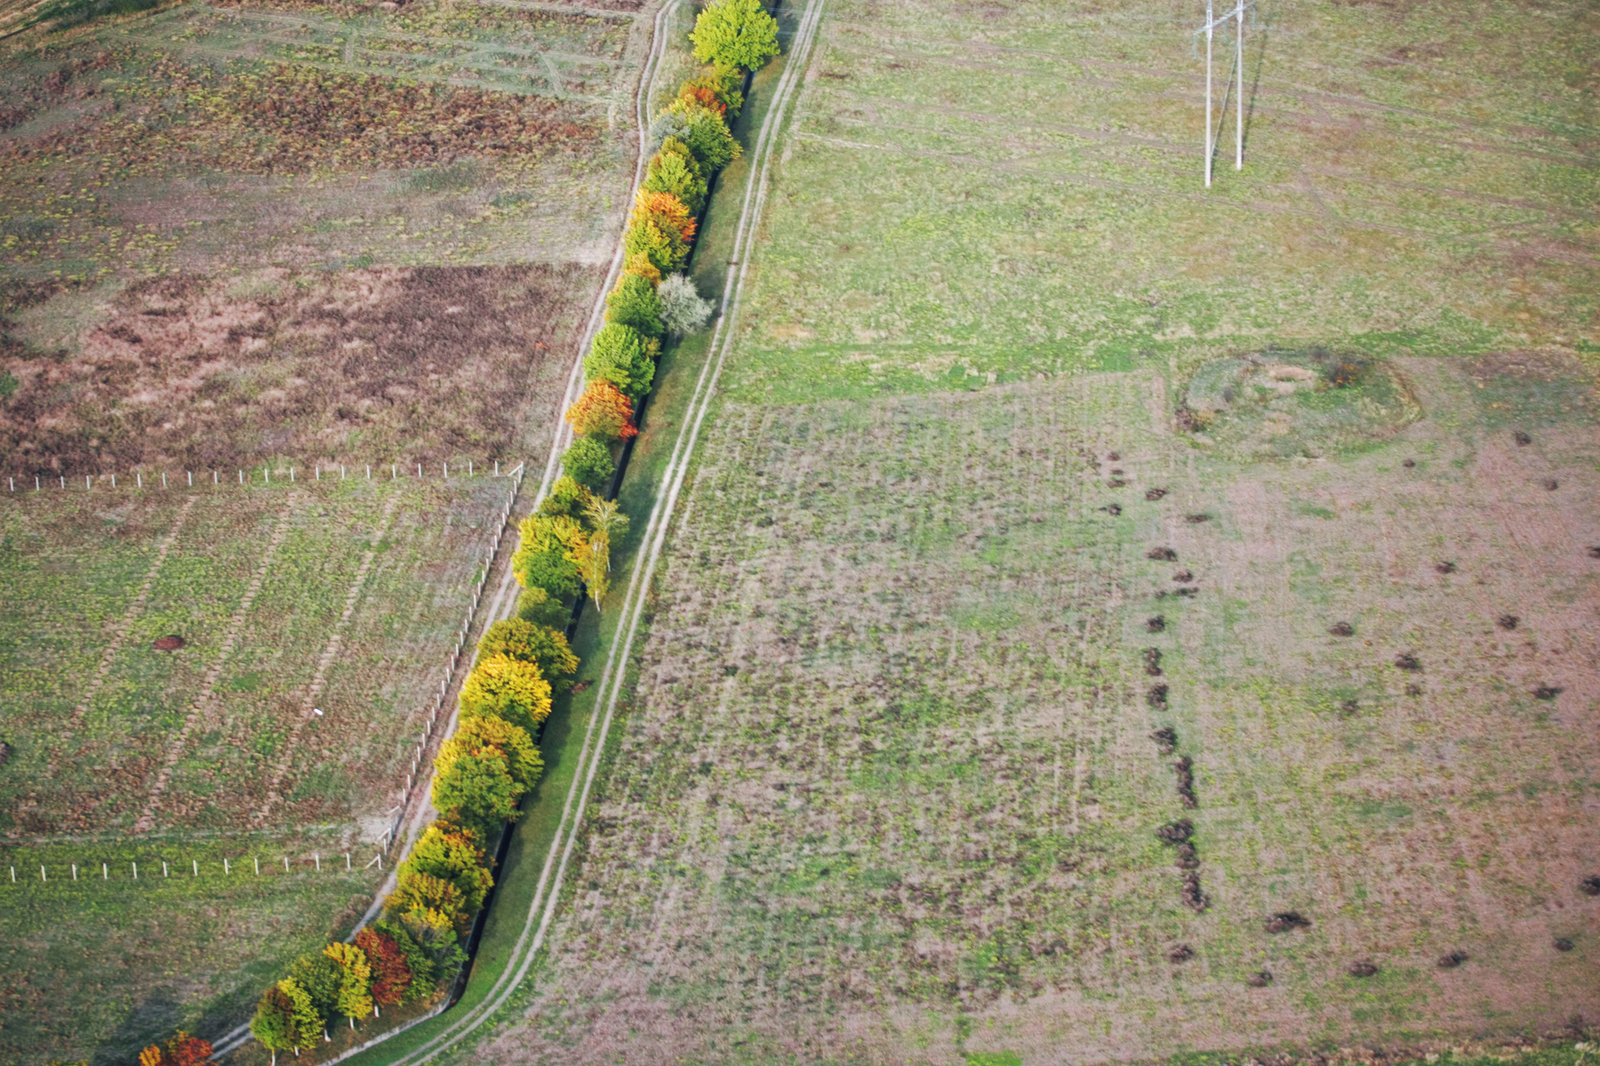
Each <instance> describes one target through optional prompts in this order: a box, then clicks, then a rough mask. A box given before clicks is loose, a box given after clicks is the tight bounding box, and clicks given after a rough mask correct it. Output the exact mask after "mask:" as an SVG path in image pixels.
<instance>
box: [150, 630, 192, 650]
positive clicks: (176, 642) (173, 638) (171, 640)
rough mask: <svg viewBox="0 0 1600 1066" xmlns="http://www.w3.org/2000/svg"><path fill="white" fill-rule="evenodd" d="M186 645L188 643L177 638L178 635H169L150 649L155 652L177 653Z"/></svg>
mask: <svg viewBox="0 0 1600 1066" xmlns="http://www.w3.org/2000/svg"><path fill="white" fill-rule="evenodd" d="M187 643H188V641H186V640H184V639H183V638H182V637H180V636H178V634H176V633H171V634H168V635H167V636H164V637H162V638H161V639H160V640H158V641H156V642H155V643H154V644H152V645H151V647H153V648H155V650H156V651H177V650H178V649H179V648H181V647H183V646H184V645H185V644H187Z"/></svg>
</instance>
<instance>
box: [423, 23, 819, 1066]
mask: <svg viewBox="0 0 1600 1066" xmlns="http://www.w3.org/2000/svg"><path fill="white" fill-rule="evenodd" d="M823 2H824V0H808V2H807V4H806V7H805V11H804V13H803V14H802V16H801V19H800V25H799V28H798V30H797V31H796V33H795V36H794V41H793V43H792V45H791V48H790V52H789V55H788V57H787V59H788V65H787V66H786V67H785V69H784V72H783V75H782V77H781V78H780V79H779V81H778V85H777V87H776V89H775V90H774V93H773V102H772V108H771V110H770V111H768V113H767V118H766V120H765V121H764V122H763V123H762V126H761V132H760V134H759V136H758V138H757V141H756V146H755V149H754V151H753V152H752V153H751V167H750V175H749V178H748V181H747V183H746V186H745V195H744V202H743V205H742V207H741V210H740V215H739V225H738V229H737V231H736V233H735V236H734V246H733V254H732V256H731V259H732V261H733V262H734V263H736V264H739V269H738V270H737V271H731V270H730V271H729V272H728V279H727V283H726V285H725V286H724V288H723V293H722V300H721V303H720V305H719V308H718V310H719V314H718V318H717V324H716V327H715V329H714V330H713V332H712V338H711V346H710V349H709V351H708V353H707V357H706V363H705V366H704V367H703V368H702V369H701V371H700V377H699V378H698V380H697V381H696V382H695V390H694V393H693V395H692V396H691V398H690V400H689V404H688V407H687V408H686V410H685V414H684V418H683V422H682V424H683V425H684V426H685V427H687V432H681V433H680V434H679V436H678V439H677V442H676V443H675V444H674V446H673V450H672V454H671V457H670V458H669V460H668V462H667V466H666V468H665V470H664V471H663V475H662V485H663V487H664V488H665V489H666V491H665V492H664V493H663V494H662V495H661V496H659V497H657V502H656V505H655V507H653V508H652V509H651V511H650V519H649V522H648V524H647V525H646V527H645V533H644V537H643V539H642V541H641V552H640V555H639V563H640V565H639V566H638V567H636V568H635V569H634V571H633V573H632V575H631V576H630V577H629V580H628V587H627V590H626V592H625V594H624V597H623V606H622V611H621V615H620V617H619V619H618V624H617V632H618V633H619V634H621V639H619V640H615V641H614V642H613V643H612V646H611V650H610V652H609V653H608V654H607V656H606V662H605V667H604V670H603V671H602V673H601V676H600V681H599V686H598V689H597V698H596V703H595V713H594V714H592V715H591V716H590V719H589V725H588V728H587V729H586V731H585V733H584V741H583V746H582V748H581V750H580V752H579V755H578V773H576V774H575V775H574V776H573V779H572V785H571V787H570V788H569V789H568V792H567V799H566V805H565V806H564V807H563V809H562V815H561V821H560V823H559V824H558V826H557V830H556V834H555V838H554V839H553V840H552V841H551V844H550V852H549V854H548V855H547V857H546V859H545V863H544V867H543V869H542V870H541V872H540V876H539V884H538V886H537V888H536V889H535V892H534V898H533V901H532V903H531V905H530V906H529V909H528V918H527V920H526V921H525V922H524V924H523V929H522V933H521V935H520V936H519V937H518V938H517V942H516V944H515V945H514V946H513V947H512V950H511V957H510V961H509V962H508V964H507V968H506V970H505V971H504V972H502V974H501V975H500V977H499V978H498V979H497V980H496V981H495V983H494V984H493V985H492V986H491V987H490V989H489V992H488V993H487V995H486V997H485V999H484V1002H482V1003H481V1004H479V1005H478V1006H477V1007H475V1008H473V1009H472V1010H471V1011H469V1012H467V1013H466V1014H464V1015H462V1017H461V1018H459V1019H456V1020H455V1021H454V1023H453V1024H452V1025H450V1026H449V1027H447V1028H446V1029H445V1030H444V1031H443V1032H441V1033H440V1034H439V1035H438V1036H436V1037H434V1038H433V1039H432V1040H430V1041H428V1042H427V1043H425V1044H424V1045H422V1046H421V1047H420V1048H418V1049H417V1050H415V1051H413V1052H411V1053H409V1054H407V1055H403V1056H401V1057H400V1058H397V1059H394V1060H392V1062H393V1066H419V1064H421V1063H424V1062H429V1061H431V1060H433V1059H434V1058H435V1057H436V1056H438V1055H439V1054H440V1053H441V1052H443V1051H445V1050H447V1049H448V1048H449V1047H450V1046H451V1045H453V1044H455V1043H456V1042H458V1041H459V1040H461V1039H462V1038H463V1037H465V1036H467V1035H468V1034H469V1033H471V1032H473V1031H474V1030H476V1029H478V1028H479V1027H481V1026H482V1025H483V1023H484V1022H486V1021H488V1020H489V1019H490V1018H491V1017H493V1015H494V1014H495V1012H496V1011H498V1010H499V1009H500V1007H501V1006H503V1005H504V1004H505V1002H506V1000H507V999H509V998H510V996H511V994H512V993H513V992H515V991H516V989H517V988H518V987H519V986H520V985H521V983H522V980H523V978H525V977H526V976H527V974H528V971H529V970H530V969H532V967H533V963H534V960H535V959H536V958H538V956H539V953H540V950H541V949H542V948H543V946H544V941H545V938H546V936H547V934H548V931H549V927H550V923H551V921H552V920H553V919H554V916H555V910H556V906H557V904H558V903H559V902H560V898H561V886H562V883H563V882H564V880H565V879H566V873H567V867H568V865H569V864H570V862H571V858H572V852H573V848H574V847H575V845H576V843H577V839H578V835H579V828H580V827H581V825H582V822H583V815H584V811H585V809H586V808H587V806H588V801H589V794H590V791H591V790H592V788H593V785H594V778H595V775H596V773H597V772H598V771H599V768H600V762H601V757H602V755H603V754H604V752H605V743H604V741H605V737H606V736H607V735H608V734H609V733H610V731H611V723H612V721H613V719H614V718H615V714H616V708H617V701H618V698H619V696H620V694H621V689H622V682H623V681H624V679H625V675H626V672H627V670H626V667H627V662H628V653H629V649H630V648H631V647H632V645H633V641H634V638H635V637H636V636H637V634H638V630H639V621H640V618H641V617H642V616H643V613H644V605H645V600H646V596H647V593H648V591H649V588H650V585H651V582H652V580H653V578H654V576H655V567H656V564H657V562H658V561H659V559H660V556H661V550H662V547H663V545H664V544H665V541H666V534H667V529H668V527H669V526H670V525H671V520H672V515H673V511H674V509H675V508H676V505H677V500H678V496H679V494H680V492H681V491H682V489H683V484H684V480H685V476H686V474H687V472H688V467H689V461H690V459H691V458H692V457H693V453H694V445H695V443H696V441H697V440H698V438H699V435H700V429H701V426H702V425H703V424H704V422H705V417H706V414H707V413H708V411H709V409H710V405H711V401H712V399H713V397H714V394H715V391H716V383H717V379H718V378H719V377H720V375H721V371H722V366H723V364H724V363H725V362H726V360H727V355H728V350H729V348H730V347H731V346H732V341H733V331H732V329H731V328H730V323H731V321H732V319H733V318H734V317H735V316H736V315H737V312H738V307H739V295H740V292H741V290H742V287H743V282H744V278H745V275H746V273H747V271H748V268H749V246H750V243H751V241H752V240H753V238H754V234H755V228H756V221H757V220H758V219H759V218H760V216H761V212H762V209H763V207H764V206H765V203H766V197H767V188H768V176H769V172H770V168H771V164H772V159H773V147H774V144H775V142H776V140H777V131H778V130H779V129H780V128H781V127H782V126H783V123H784V114H785V112H786V111H787V109H788V107H789V103H790V94H791V92H792V90H793V88H794V86H795V84H796V83H797V82H798V81H799V80H800V78H801V76H802V72H803V71H804V69H805V67H806V63H807V61H808V57H809V54H810V48H811V43H812V41H813V40H814V39H815V35H816V28H817V23H818V22H819V21H820V20H821V15H822V6H823ZM663 11H665V9H663ZM658 17H659V16H658ZM642 99H643V93H641V108H642V106H643V104H642ZM640 128H641V135H643V131H645V130H647V129H648V127H647V126H646V125H645V124H644V123H643V122H642V121H641V127H640ZM602 306H603V304H602ZM578 369H579V370H580V371H581V361H580V367H579V368H578ZM558 437H559V434H558ZM557 458H559V452H556V451H554V450H553V451H552V464H553V462H554V461H555V459H557ZM549 480H551V469H547V471H546V481H547V482H548V481H549ZM545 488H547V485H541V495H542V494H543V491H544V490H545ZM602 706H603V707H604V709H605V710H604V717H603V719H602V717H601V714H600V709H601V707H602ZM597 722H598V724H599V729H598V732H597V730H596V728H595V727H596V724H597ZM580 785H581V786H582V788H581V792H580V791H579V787H580ZM558 852H559V865H555V864H556V863H557V853H558ZM552 867H553V870H552ZM541 904H542V911H541ZM519 960H520V961H519Z"/></svg>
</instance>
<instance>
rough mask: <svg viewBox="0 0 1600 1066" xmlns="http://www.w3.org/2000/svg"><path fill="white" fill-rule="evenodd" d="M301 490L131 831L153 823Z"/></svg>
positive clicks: (144, 829) (286, 512) (231, 622)
mask: <svg viewBox="0 0 1600 1066" xmlns="http://www.w3.org/2000/svg"><path fill="white" fill-rule="evenodd" d="M304 498H305V497H304V494H303V493H298V492H297V493H293V494H291V495H290V497H289V501H288V504H287V506H285V507H284V509H283V514H282V516H280V517H279V519H278V527H277V528H276V529H274V530H273V531H272V538H271V539H270V540H268V541H267V544H266V547H264V548H263V549H262V550H261V563H260V565H258V566H257V567H256V572H255V574H254V575H253V576H252V577H251V578H250V586H249V588H247V589H245V592H244V598H243V599H241V600H240V601H239V606H238V608H237V609H236V610H235V611H234V612H233V617H232V618H230V619H228V628H227V630H226V633H225V635H224V636H223V638H222V644H221V645H220V646H219V647H218V648H217V657H216V659H215V660H214V661H213V662H212V663H211V669H209V670H207V671H206V676H205V683H204V684H202V685H201V687H200V694H199V695H198V696H196V697H195V701H194V702H193V703H191V704H190V705H189V713H188V715H187V716H186V717H185V718H184V720H183V728H182V729H180V730H179V731H178V735H177V737H175V738H174V739H173V741H172V743H171V744H170V745H168V747H167V757H166V759H165V761H164V762H163V763H162V766H161V772H160V773H159V774H158V775H157V776H156V783H155V784H154V785H153V786H151V789H150V795H149V796H148V797H147V798H146V800H145V808H144V813H143V814H141V815H139V820H138V821H137V822H135V823H134V825H133V831H134V832H135V833H148V832H149V831H150V830H151V829H153V828H154V827H155V824H156V811H157V810H158V809H159V808H160V806H161V797H162V796H163V795H165V794H166V791H167V785H169V784H170V783H171V782H172V772H173V770H174V769H176V768H177V765H178V760H179V759H181V758H182V757H183V752H184V749H185V748H187V747H188V745H189V735H190V734H191V733H193V732H194V727H195V726H196V725H198V724H199V722H200V719H201V717H202V716H203V715H204V714H205V712H206V711H207V710H209V709H210V707H211V702H212V698H213V696H214V695H215V693H216V687H217V681H218V680H219V679H220V678H221V677H222V669H223V667H225V666H227V665H228V659H229V658H230V657H231V656H232V655H233V648H234V645H235V644H237V643H238V642H239V635H240V633H242V632H243V630H244V624H245V622H246V621H247V620H248V619H249V617H250V609H251V608H252V607H254V606H255V602H256V596H258V595H259V594H260V593H261V586H262V584H263V583H264V582H265V581H266V579H267V573H268V572H269V571H270V570H271V569H272V563H273V561H274V560H275V559H276V558H277V556H278V549H279V548H280V547H282V546H283V542H284V541H285V540H287V539H288V537H289V528H290V524H291V522H292V521H293V519H294V516H295V511H296V509H297V508H298V507H299V505H300V503H301V501H302V500H303V499H304Z"/></svg>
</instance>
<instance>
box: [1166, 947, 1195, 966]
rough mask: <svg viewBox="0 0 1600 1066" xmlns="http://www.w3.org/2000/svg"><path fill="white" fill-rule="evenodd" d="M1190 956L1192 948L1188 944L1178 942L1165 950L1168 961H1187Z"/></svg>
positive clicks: (1192, 951) (1191, 955)
mask: <svg viewBox="0 0 1600 1066" xmlns="http://www.w3.org/2000/svg"><path fill="white" fill-rule="evenodd" d="M1192 958H1194V948H1192V947H1190V946H1189V945H1188V944H1179V945H1178V946H1177V947H1175V948H1173V949H1172V950H1171V951H1169V952H1167V961H1168V962H1188V961H1189V960H1190V959H1192Z"/></svg>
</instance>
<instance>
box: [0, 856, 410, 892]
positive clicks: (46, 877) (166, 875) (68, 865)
mask: <svg viewBox="0 0 1600 1066" xmlns="http://www.w3.org/2000/svg"><path fill="white" fill-rule="evenodd" d="M350 855H351V853H350V852H348V851H346V852H342V853H339V854H338V855H337V858H342V859H343V860H344V864H343V867H342V868H341V867H340V865H339V863H338V862H337V861H333V862H331V863H330V864H329V869H328V870H326V871H324V870H323V868H322V853H321V852H312V853H311V857H310V858H309V859H307V858H302V859H300V860H299V863H300V864H301V865H309V866H311V870H310V871H307V872H310V873H355V872H357V871H356V867H355V866H354V864H353V863H352V861H351V858H350ZM249 859H250V862H251V864H252V869H253V871H254V872H253V876H255V877H260V876H262V874H261V857H260V856H259V855H252V856H249ZM156 861H157V862H160V863H161V876H160V877H156V876H155V875H154V874H152V873H151V872H150V871H149V864H148V863H147V864H146V870H145V875H144V877H143V878H141V877H140V876H139V864H138V863H137V862H134V861H133V860H131V859H130V860H127V861H126V863H123V862H118V863H116V864H115V865H113V864H112V863H109V862H102V863H99V864H98V865H99V867H100V870H99V873H100V877H99V880H101V881H112V880H118V881H121V880H124V879H125V880H128V881H139V880H144V881H172V880H183V879H185V878H187V879H189V880H191V881H194V880H198V879H200V878H202V877H207V876H215V874H214V872H212V871H210V870H206V871H202V870H201V868H200V860H199V859H190V860H189V872H188V873H187V874H185V873H184V872H183V864H182V863H173V862H169V861H168V860H166V859H158V860H156ZM234 861H235V860H231V859H226V858H224V859H207V860H206V865H207V866H208V867H211V866H216V865H217V864H219V863H220V864H221V866H222V875H223V876H224V877H237V876H240V875H239V874H237V873H235V872H234V869H233V862H234ZM374 864H376V865H377V867H378V869H379V870H382V869H383V852H381V851H380V852H379V853H378V854H376V855H374V856H373V857H372V859H371V860H369V861H368V862H367V863H366V865H364V866H362V867H361V869H362V870H370V869H371V868H372V866H373V865H374ZM95 865H96V864H95V863H84V864H83V865H81V866H80V865H79V864H78V863H75V862H55V863H40V864H39V880H40V882H42V883H44V884H50V883H51V880H52V879H51V877H50V869H51V868H52V867H53V868H54V869H55V870H56V871H57V876H56V878H55V880H57V881H93V880H95V877H94V876H93V875H94V872H95V871H94V867H95ZM276 869H277V864H276V863H268V864H267V870H268V871H269V874H268V876H276V874H275V873H273V872H272V871H275V870H276ZM8 870H9V872H10V874H11V880H10V882H9V883H10V884H13V885H15V884H19V883H21V882H22V881H24V880H29V881H31V880H32V879H33V873H32V868H31V864H30V866H29V868H28V869H25V870H24V871H23V875H22V877H20V878H19V877H18V876H17V867H16V866H14V865H13V866H9V867H8ZM63 870H64V871H66V873H65V875H62V874H61V873H60V871H63ZM174 870H176V872H174ZM283 872H284V873H285V874H288V875H293V874H294V873H295V870H294V868H293V867H292V866H291V865H290V860H289V856H287V855H285V856H283ZM113 874H116V875H117V876H116V877H113V876H112V875H113Z"/></svg>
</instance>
